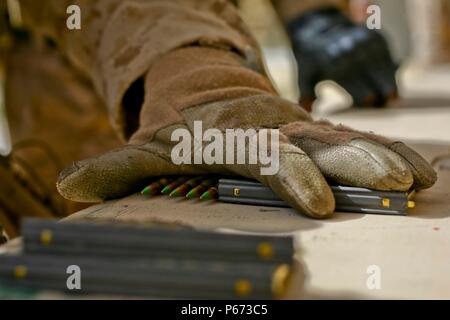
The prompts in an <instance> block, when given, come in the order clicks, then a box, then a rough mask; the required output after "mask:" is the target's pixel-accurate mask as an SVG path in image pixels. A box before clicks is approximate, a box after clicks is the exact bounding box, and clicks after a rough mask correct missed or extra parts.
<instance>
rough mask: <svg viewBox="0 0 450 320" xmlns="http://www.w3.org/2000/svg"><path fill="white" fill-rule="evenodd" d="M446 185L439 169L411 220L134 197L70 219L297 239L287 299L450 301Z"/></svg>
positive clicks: (430, 149) (434, 150) (449, 182)
mask: <svg viewBox="0 0 450 320" xmlns="http://www.w3.org/2000/svg"><path fill="white" fill-rule="evenodd" d="M414 147H415V149H416V150H418V151H419V152H421V153H422V154H424V155H425V156H426V157H427V158H428V159H429V160H430V161H431V160H432V159H434V158H435V157H436V156H439V155H443V154H448V151H449V147H448V146H447V145H429V144H421V145H420V144H419V145H414ZM449 186H450V171H445V170H440V171H439V180H438V183H437V185H436V186H435V187H433V188H432V189H431V190H427V191H424V192H421V193H419V194H418V195H417V197H416V201H417V206H416V208H415V209H412V210H411V211H410V213H409V215H408V216H407V217H402V216H380V215H362V214H350V213H336V215H335V217H334V218H332V219H329V220H325V221H316V220H312V219H309V218H307V217H304V216H302V215H299V214H297V213H296V212H295V211H294V210H292V209H284V208H267V207H258V206H242V205H232V204H224V203H215V202H207V203H205V202H199V201H187V200H184V199H182V200H177V199H169V198H166V197H157V198H153V199H150V198H148V197H145V196H141V195H133V196H130V197H128V198H124V199H121V200H116V201H110V202H107V203H104V204H100V205H97V206H94V207H91V208H89V209H86V210H84V211H81V212H79V213H77V214H75V215H73V216H72V217H70V219H69V220H79V219H86V218H89V219H99V220H104V219H108V220H109V219H112V220H118V221H137V222H144V221H155V220H157V221H160V222H168V223H174V222H175V223H183V224H187V225H191V226H194V227H196V228H199V229H206V230H221V231H225V232H244V233H264V234H265V233H269V234H283V235H284V234H293V235H294V236H295V239H296V240H295V241H296V252H297V255H296V256H297V259H296V260H297V268H296V272H295V274H294V277H293V280H292V283H291V289H290V292H289V295H288V297H289V298H325V299H328V298H332V299H335V298H342V299H347V298H349V299H350V298H369V299H370V298H386V299H416V298H424V299H432V298H441V299H442V298H446V299H450V190H449ZM373 266H375V268H377V269H376V272H377V274H378V275H379V280H380V281H379V284H380V286H379V287H378V288H375V289H374V288H369V287H368V285H367V282H368V280H373V279H374V278H373V276H374V274H369V273H368V271H371V270H372V269H370V268H373ZM371 272H372V271H371ZM371 276H372V277H371ZM375 276H377V275H375Z"/></svg>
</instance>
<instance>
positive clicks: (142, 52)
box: [20, 0, 260, 134]
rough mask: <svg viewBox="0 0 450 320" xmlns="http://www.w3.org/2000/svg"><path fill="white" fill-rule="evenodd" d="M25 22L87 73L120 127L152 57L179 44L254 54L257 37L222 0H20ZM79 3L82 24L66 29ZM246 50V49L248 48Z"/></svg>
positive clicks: (154, 58)
mask: <svg viewBox="0 0 450 320" xmlns="http://www.w3.org/2000/svg"><path fill="white" fill-rule="evenodd" d="M20 4H21V10H22V17H23V21H24V25H25V26H27V27H28V28H31V29H32V30H33V31H39V32H43V33H45V34H46V35H48V36H50V37H52V38H53V39H54V40H55V41H56V42H57V44H58V46H59V47H60V49H61V51H62V52H63V53H64V54H65V55H66V56H67V57H68V58H69V59H70V60H71V62H72V63H73V64H74V65H75V66H76V67H77V68H78V69H79V70H81V71H82V72H83V73H84V74H86V75H87V76H89V77H90V79H92V81H93V83H94V86H95V88H96V90H97V92H98V93H99V95H100V96H101V97H102V98H103V99H104V101H105V103H106V105H107V106H108V108H109V110H110V114H111V117H112V123H113V125H114V126H115V128H116V129H117V130H118V131H119V133H122V134H123V132H124V128H125V121H126V112H127V110H126V108H124V107H123V106H122V101H123V98H124V95H125V94H126V92H127V91H128V89H129V88H130V87H131V86H132V84H133V83H136V81H137V80H138V79H140V78H141V77H142V76H143V75H144V74H145V73H146V72H147V70H148V69H149V68H150V67H151V66H152V64H153V63H154V62H155V60H156V59H157V58H158V57H160V56H162V55H164V54H165V53H167V52H169V51H171V50H174V49H177V48H179V47H182V46H186V45H191V44H197V45H205V46H213V47H225V48H230V49H231V50H233V51H235V52H239V53H241V54H242V55H245V56H253V57H257V58H256V60H257V61H260V59H259V56H260V55H259V51H258V48H257V45H256V42H255V41H254V40H253V38H252V37H251V36H250V33H249V31H248V30H247V29H246V27H245V26H244V23H243V22H242V20H241V19H240V17H239V14H238V13H237V11H236V8H235V6H234V5H233V4H232V3H230V2H228V1H222V0H211V1H204V0H41V1H36V0H20ZM74 4H75V5H78V6H79V8H80V9H81V30H69V29H68V28H67V26H66V21H67V19H68V17H69V14H68V13H67V8H68V7H69V6H70V5H74ZM249 52H250V54H249Z"/></svg>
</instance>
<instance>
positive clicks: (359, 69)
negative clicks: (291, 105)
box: [288, 8, 397, 111]
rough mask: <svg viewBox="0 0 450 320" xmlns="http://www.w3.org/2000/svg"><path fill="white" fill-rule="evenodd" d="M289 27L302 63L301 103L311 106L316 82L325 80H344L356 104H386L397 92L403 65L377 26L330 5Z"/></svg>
mask: <svg viewBox="0 0 450 320" xmlns="http://www.w3.org/2000/svg"><path fill="white" fill-rule="evenodd" d="M288 33H289V36H290V39H291V42H292V46H293V50H294V54H295V57H296V60H297V63H298V68H299V86H300V91H301V104H302V106H303V107H305V108H306V109H308V110H309V111H310V110H311V107H312V104H313V102H314V100H315V99H316V94H315V91H314V88H315V86H316V84H317V83H318V82H320V81H323V80H333V81H335V82H337V83H338V84H339V85H341V86H342V87H343V88H344V89H345V90H346V91H348V93H349V94H350V95H351V96H352V97H353V99H354V104H355V105H356V106H383V105H384V104H386V102H387V101H388V100H389V99H392V98H395V97H397V84H396V79H395V73H396V70H397V66H396V65H395V63H394V62H393V60H392V57H391V54H390V52H389V49H388V45H387V43H386V41H385V39H384V38H383V36H382V35H381V34H380V33H378V32H377V31H375V30H369V29H367V28H366V26H363V25H356V24H355V23H353V22H352V21H351V20H350V19H349V18H347V17H346V16H345V15H344V14H343V13H341V12H340V11H339V10H338V9H333V8H329V9H321V10H317V11H312V12H308V13H306V14H304V15H302V16H300V17H299V18H297V19H295V20H293V21H292V22H290V23H289V25H288Z"/></svg>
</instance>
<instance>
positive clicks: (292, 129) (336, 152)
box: [281, 122, 413, 191]
mask: <svg viewBox="0 0 450 320" xmlns="http://www.w3.org/2000/svg"><path fill="white" fill-rule="evenodd" d="M281 131H282V132H283V133H284V134H285V135H286V136H287V137H288V138H289V139H290V141H291V142H292V143H293V144H295V145H296V146H298V147H299V148H301V149H302V150H304V151H305V152H306V153H307V154H308V156H309V157H310V158H311V159H312V160H313V161H314V163H315V164H316V165H317V166H318V167H319V168H320V171H321V172H322V174H323V175H324V176H325V177H326V178H328V179H330V180H332V181H334V182H336V183H338V184H342V185H348V186H355V187H363V188H369V189H375V190H383V191H407V190H409V189H410V188H411V186H412V184H413V176H412V173H411V171H410V168H409V166H408V164H407V163H406V162H405V161H404V159H403V158H402V157H401V156H399V155H398V154H397V153H395V152H393V151H391V150H389V149H388V148H386V147H384V146H383V145H381V144H378V143H376V142H374V141H371V140H369V139H367V138H365V137H364V136H363V135H361V134H358V133H356V132H343V131H339V130H335V129H334V128H333V127H332V125H330V124H329V123H324V122H318V123H317V122H316V123H304V122H297V123H293V124H289V125H287V126H285V127H283V128H282V129H281Z"/></svg>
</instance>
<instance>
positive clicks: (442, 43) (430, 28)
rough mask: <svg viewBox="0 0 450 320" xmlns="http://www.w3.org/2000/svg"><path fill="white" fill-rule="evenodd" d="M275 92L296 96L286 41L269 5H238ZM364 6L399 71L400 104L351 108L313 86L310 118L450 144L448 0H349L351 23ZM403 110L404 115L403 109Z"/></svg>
mask: <svg viewBox="0 0 450 320" xmlns="http://www.w3.org/2000/svg"><path fill="white" fill-rule="evenodd" d="M239 3H240V7H241V11H242V16H243V17H244V19H245V20H246V22H247V23H248V24H249V25H250V26H251V28H252V31H253V32H254V34H255V35H256V37H257V39H258V40H259V42H260V44H261V46H262V48H263V50H264V54H265V57H266V63H267V66H268V69H269V70H270V74H271V76H272V78H273V80H274V82H275V83H276V85H277V86H278V89H279V91H280V93H281V94H282V95H283V96H284V97H286V98H288V99H290V100H293V101H298V97H299V95H300V93H299V91H298V86H297V67H296V62H295V60H294V56H293V53H292V50H291V48H290V45H289V39H288V37H287V35H286V33H285V31H284V29H283V26H282V23H281V21H279V18H278V16H277V14H276V12H275V11H274V9H273V7H272V5H271V2H270V0H240V1H239ZM368 4H376V5H379V6H380V8H381V22H382V26H381V30H380V31H381V32H382V33H383V34H384V35H385V36H386V38H387V40H388V42H389V45H390V47H391V50H392V53H393V55H394V58H395V60H396V62H397V63H399V64H401V68H400V70H399V72H398V74H397V79H398V84H399V87H400V96H401V97H402V99H401V100H400V101H398V102H397V103H395V104H394V105H391V106H390V107H391V108H385V109H356V108H352V109H350V106H351V105H352V103H353V101H352V98H351V96H350V95H348V94H347V93H346V92H345V91H344V90H343V89H342V88H340V87H339V86H338V85H337V84H336V83H332V82H323V83H320V84H319V85H318V86H317V87H316V91H317V93H318V96H319V100H318V101H317V102H316V106H315V108H314V116H315V117H317V118H327V119H329V120H331V121H333V122H337V123H344V124H346V125H349V126H352V127H355V128H357V129H361V130H368V131H375V132H378V133H381V134H383V135H387V136H390V137H394V138H401V139H406V140H420V141H428V142H430V141H432V142H438V143H447V142H450V0H371V1H366V0H352V1H350V7H351V8H352V10H351V12H352V13H353V18H354V19H355V20H360V21H361V22H364V21H365V18H366V17H365V11H366V8H367V5H368ZM405 109H406V110H405Z"/></svg>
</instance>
